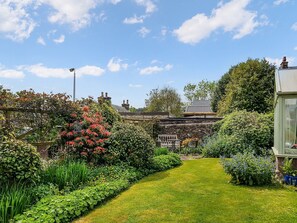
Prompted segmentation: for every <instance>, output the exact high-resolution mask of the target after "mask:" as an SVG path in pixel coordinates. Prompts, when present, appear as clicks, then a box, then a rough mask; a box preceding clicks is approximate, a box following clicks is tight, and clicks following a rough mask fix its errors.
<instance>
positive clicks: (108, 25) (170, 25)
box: [0, 0, 297, 108]
mask: <svg viewBox="0 0 297 223" xmlns="http://www.w3.org/2000/svg"><path fill="white" fill-rule="evenodd" d="M296 10H297V1H296V0H225V1H215V0H208V1H205V0H183V1H181V0H0V85H3V86H4V87H5V88H8V89H11V90H12V91H13V92H16V91H20V90H29V89H30V88H32V89H34V90H35V92H46V93H50V92H53V93H67V94H69V95H72V92H73V76H74V75H73V72H70V71H69V68H75V72H76V98H81V97H88V96H92V97H94V98H97V97H98V96H100V95H101V92H108V94H109V96H110V97H111V98H112V102H113V104H117V105H121V104H122V102H123V100H127V99H128V100H129V102H130V105H131V106H133V107H136V108H140V107H144V106H145V99H146V98H148V94H149V92H150V90H152V89H155V88H163V87H167V86H169V87H172V88H175V89H176V90H177V91H178V93H179V94H181V95H183V88H184V86H185V85H186V84H187V83H198V82H199V81H201V80H209V81H217V80H219V79H220V77H221V76H222V75H223V74H224V73H226V72H227V71H228V70H229V68H230V67H231V66H233V65H236V64H238V63H240V62H244V61H246V60H247V59H248V58H253V59H255V58H259V59H263V58H266V59H267V60H268V61H270V62H271V63H273V64H276V65H277V66H278V65H279V64H280V62H281V59H282V57H283V56H286V57H287V60H288V61H289V66H294V65H296V64H297V13H296ZM183 99H184V97H183Z"/></svg>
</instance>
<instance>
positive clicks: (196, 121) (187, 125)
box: [159, 118, 221, 140]
mask: <svg viewBox="0 0 297 223" xmlns="http://www.w3.org/2000/svg"><path fill="white" fill-rule="evenodd" d="M219 120H221V118H169V119H161V120H160V122H159V126H160V130H159V134H170V135H171V134H172V135H177V136H178V138H179V139H180V140H184V139H186V138H198V139H202V138H203V137H205V136H209V135H211V134H212V126H213V124H214V123H215V122H217V121H219Z"/></svg>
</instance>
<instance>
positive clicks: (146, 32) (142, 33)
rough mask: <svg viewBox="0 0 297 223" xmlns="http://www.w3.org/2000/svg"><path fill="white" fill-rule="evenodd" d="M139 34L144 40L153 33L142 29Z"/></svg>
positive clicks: (144, 28)
mask: <svg viewBox="0 0 297 223" xmlns="http://www.w3.org/2000/svg"><path fill="white" fill-rule="evenodd" d="M137 32H138V33H139V35H140V36H141V37H142V38H145V37H146V36H147V35H148V34H149V33H150V32H151V30H149V29H147V28H146V27H141V28H140V29H139V30H138V31H137Z"/></svg>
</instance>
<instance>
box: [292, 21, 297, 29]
mask: <svg viewBox="0 0 297 223" xmlns="http://www.w3.org/2000/svg"><path fill="white" fill-rule="evenodd" d="M291 28H292V29H293V30H294V31H297V22H295V23H294V24H293V25H292V27H291Z"/></svg>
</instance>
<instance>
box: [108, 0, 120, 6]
mask: <svg viewBox="0 0 297 223" xmlns="http://www.w3.org/2000/svg"><path fill="white" fill-rule="evenodd" d="M121 1H122V0H110V3H111V4H113V5H116V4H118V3H120V2H121Z"/></svg>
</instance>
